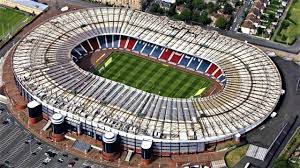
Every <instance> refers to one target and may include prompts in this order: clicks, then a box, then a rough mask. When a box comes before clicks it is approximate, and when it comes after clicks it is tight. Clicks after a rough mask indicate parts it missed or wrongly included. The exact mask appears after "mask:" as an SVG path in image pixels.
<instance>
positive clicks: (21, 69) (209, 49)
mask: <svg viewBox="0 0 300 168" xmlns="http://www.w3.org/2000/svg"><path fill="white" fill-rule="evenodd" d="M84 13H86V15H84ZM53 27H55V28H53ZM41 32H47V33H41ZM36 46H39V47H36ZM204 46H205V47H204ZM45 48H49V50H45ZM109 49H115V50H120V51H122V50H123V51H127V52H134V53H136V54H139V56H141V57H144V58H147V59H153V60H154V59H155V60H157V61H161V60H165V61H162V62H163V63H165V64H170V65H171V63H172V64H173V65H174V66H178V67H179V66H180V67H183V68H185V69H186V70H189V71H191V72H193V73H198V74H202V75H205V76H206V77H209V78H212V79H213V80H214V82H218V83H220V84H221V85H222V87H223V88H225V89H223V90H221V91H220V92H219V93H216V94H213V95H209V96H207V97H205V98H201V97H192V98H191V97H190V98H180V99H176V98H169V97H163V96H159V95H155V94H151V93H149V92H145V91H141V90H139V89H136V88H133V87H130V86H127V85H124V84H122V83H119V82H116V81H112V80H107V79H105V78H103V77H100V76H95V75H94V74H92V73H90V72H87V71H85V70H83V69H81V68H80V67H78V66H77V65H76V60H77V61H78V60H80V59H82V58H86V56H87V55H88V54H89V53H93V52H94V51H100V50H109ZM33 50H34V52H32V51H33ZM58 58H59V59H58ZM46 60H51V63H48V62H47V61H46ZM28 67H30V68H28ZM11 68H12V69H11V70H12V71H13V73H11V75H12V76H13V77H12V79H13V80H14V82H15V83H16V85H17V87H18V89H19V91H20V92H21V95H22V96H23V97H25V98H26V100H28V102H30V101H36V102H37V103H34V104H36V105H38V106H37V107H38V108H41V109H42V112H43V114H42V115H43V116H45V118H52V120H53V119H54V120H53V124H55V125H54V127H55V129H56V132H55V131H54V133H55V134H56V138H57V139H61V138H62V137H61V134H62V132H63V131H64V130H62V129H63V128H68V129H69V130H68V131H73V132H79V133H83V134H86V135H88V136H90V137H92V138H94V139H95V140H99V141H102V142H104V144H105V145H107V148H105V150H104V152H106V153H107V156H111V155H112V154H113V153H114V152H115V151H114V150H113V149H114V147H113V146H114V145H115V143H120V145H122V146H124V149H130V150H134V151H135V152H136V153H141V151H143V150H144V153H146V154H147V153H148V152H149V151H147V150H148V149H149V148H152V149H151V151H152V150H153V153H155V154H156V155H161V156H170V155H172V154H180V153H185V154H186V153H197V152H203V151H204V150H205V145H206V144H210V143H216V142H220V141H225V140H228V139H232V138H235V140H236V141H239V138H240V137H241V135H243V134H245V133H246V132H248V131H250V130H252V129H254V128H255V127H257V126H258V125H259V124H261V123H262V122H263V121H264V120H265V119H267V118H268V117H269V115H270V114H271V113H272V112H273V110H274V108H275V107H276V105H277V102H278V100H279V98H280V96H281V94H282V84H281V77H280V73H279V72H278V70H277V68H276V65H275V64H274V63H273V62H272V60H271V59H270V58H269V57H268V56H267V55H266V54H265V53H264V52H263V51H261V50H260V49H258V48H256V47H254V46H252V45H250V44H248V43H245V42H243V41H239V40H236V39H233V38H230V37H226V36H223V35H220V34H219V33H218V32H216V31H212V30H206V29H203V28H201V27H199V26H191V25H186V24H185V23H183V22H177V21H172V20H169V19H168V18H166V17H161V16H155V15H151V14H149V13H143V12H140V11H135V10H132V9H126V8H107V7H103V8H88V9H80V10H76V11H71V12H68V13H67V14H62V15H57V16H55V17H53V18H51V19H49V20H47V21H46V22H45V23H43V24H42V25H40V26H38V27H37V28H36V29H34V30H32V32H30V33H28V35H27V36H25V37H24V38H23V39H22V40H21V41H20V42H19V43H18V44H17V46H16V50H15V51H14V53H13V58H12V65H11ZM146 77H148V76H146ZM149 77H150V76H149ZM10 90H11V89H9V85H7V86H5V91H6V93H9V91H10ZM8 95H9V94H8ZM11 101H12V102H17V101H16V100H14V99H11ZM40 106H41V107H40ZM30 107H35V106H30ZM57 113H59V114H61V115H60V116H57V115H56V116H54V115H55V114H57ZM34 114H35V113H34ZM39 115H41V114H40V113H39ZM33 117H36V118H37V119H38V116H36V115H33ZM62 120H64V122H63V121H62ZM64 124H65V125H67V127H63V126H64ZM145 141H150V142H149V143H146V144H148V145H145ZM142 144H144V145H142ZM149 144H151V145H152V146H151V145H149ZM143 147H144V148H143ZM142 148H143V149H142ZM147 158H149V157H145V159H147Z"/></svg>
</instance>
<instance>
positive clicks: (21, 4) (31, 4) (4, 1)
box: [0, 0, 48, 15]
mask: <svg viewBox="0 0 300 168" xmlns="http://www.w3.org/2000/svg"><path fill="white" fill-rule="evenodd" d="M0 5H4V6H8V7H11V8H18V9H19V10H21V11H24V12H28V13H32V14H35V15H39V14H41V13H42V12H44V11H45V10H47V9H48V5H45V4H42V3H38V2H35V1H32V0H0Z"/></svg>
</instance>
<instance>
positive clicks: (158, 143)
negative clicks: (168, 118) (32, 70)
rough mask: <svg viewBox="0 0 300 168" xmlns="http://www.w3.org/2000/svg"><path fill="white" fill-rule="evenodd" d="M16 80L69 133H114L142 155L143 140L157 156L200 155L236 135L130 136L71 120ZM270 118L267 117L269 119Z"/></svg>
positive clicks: (99, 136) (25, 94)
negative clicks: (198, 137) (60, 117)
mask: <svg viewBox="0 0 300 168" xmlns="http://www.w3.org/2000/svg"><path fill="white" fill-rule="evenodd" d="M14 79H15V81H16V84H17V88H18V90H19V91H20V94H21V95H22V96H23V97H24V98H26V99H27V100H28V101H33V100H35V101H37V102H40V103H41V104H42V109H43V113H44V116H46V118H51V116H52V115H53V114H54V113H61V114H63V115H64V116H66V117H65V121H66V123H67V124H68V126H69V131H77V128H78V125H81V128H82V132H83V133H84V134H86V135H88V136H90V137H92V138H94V139H96V140H99V141H101V140H102V136H104V134H105V132H107V131H112V132H114V133H115V134H117V135H118V141H119V142H120V144H121V145H122V146H123V148H124V149H125V150H126V149H132V150H134V151H135V152H136V153H140V151H141V144H142V141H143V140H152V141H153V152H154V154H155V155H159V156H170V155H172V154H184V153H199V152H204V151H205V145H206V144H209V143H216V142H221V141H225V140H228V139H232V138H233V137H234V135H235V134H230V135H228V136H216V137H211V138H207V139H204V140H202V139H201V140H166V139H155V138H153V137H147V136H139V135H134V134H130V133H127V132H123V131H120V130H115V129H112V128H109V127H107V126H105V125H102V124H101V126H100V127H99V125H100V124H99V123H94V124H93V123H92V122H87V120H85V119H84V118H82V117H81V118H80V119H79V120H76V119H73V118H70V117H69V116H68V115H72V114H70V113H68V112H65V111H62V110H60V109H57V108H55V107H53V106H51V105H48V104H46V103H45V102H42V101H40V99H39V98H37V97H36V96H34V95H32V94H31V93H29V92H28V91H27V89H26V88H25V87H24V86H23V85H22V84H21V83H20V82H19V80H18V79H17V78H16V76H15V74H14ZM267 117H268V116H266V118H267ZM266 118H264V119H262V120H261V122H259V123H257V124H255V125H252V126H251V127H248V128H245V129H243V130H241V131H239V132H237V133H240V134H244V133H246V132H248V131H250V130H251V129H253V128H255V127H256V126H257V125H259V124H260V123H262V122H263V121H264V120H265V119H266Z"/></svg>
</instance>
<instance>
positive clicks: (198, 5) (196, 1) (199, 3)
mask: <svg viewBox="0 0 300 168" xmlns="http://www.w3.org/2000/svg"><path fill="white" fill-rule="evenodd" d="M192 5H193V7H194V8H195V9H198V10H202V9H204V2H203V0H193V2H192Z"/></svg>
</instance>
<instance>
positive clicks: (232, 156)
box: [225, 144, 249, 167]
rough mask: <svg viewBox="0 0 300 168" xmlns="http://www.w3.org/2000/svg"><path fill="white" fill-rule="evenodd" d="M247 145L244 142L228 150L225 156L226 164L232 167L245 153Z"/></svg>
mask: <svg viewBox="0 0 300 168" xmlns="http://www.w3.org/2000/svg"><path fill="white" fill-rule="evenodd" d="M248 147H249V144H246V145H243V146H240V147H237V148H236V149H234V150H232V151H230V152H228V153H227V155H226V156H225V160H226V163H227V166H228V167H234V165H236V164H237V163H238V162H239V161H240V160H241V159H242V158H243V157H244V156H245V155H246V152H247V150H248Z"/></svg>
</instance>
